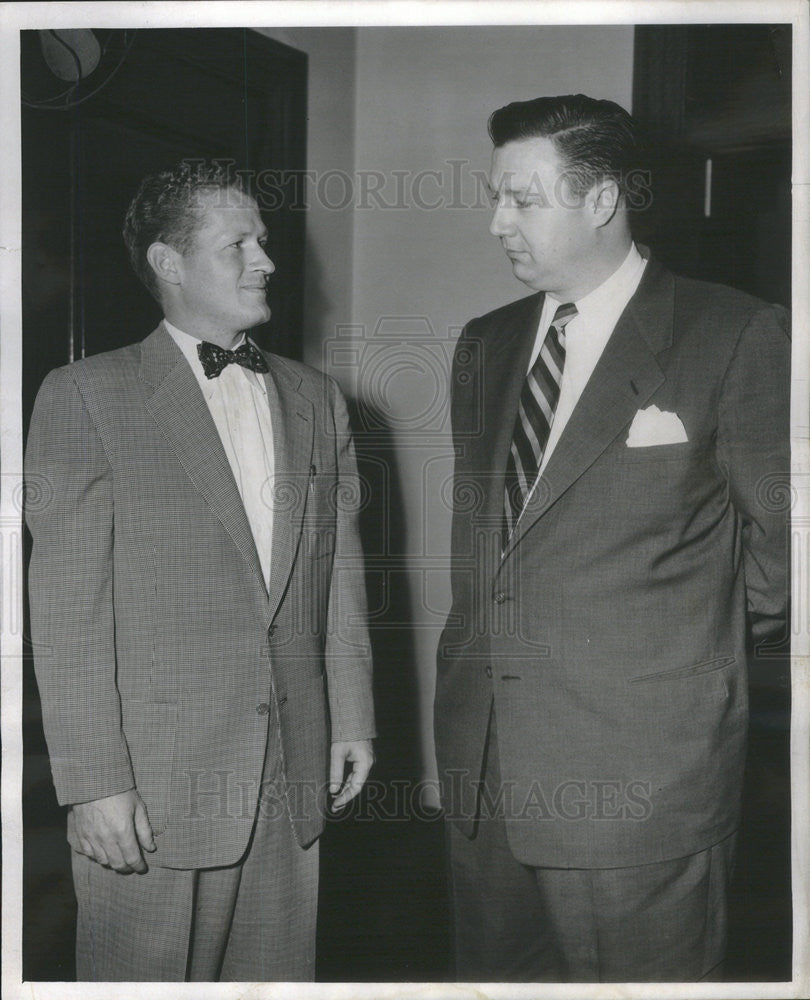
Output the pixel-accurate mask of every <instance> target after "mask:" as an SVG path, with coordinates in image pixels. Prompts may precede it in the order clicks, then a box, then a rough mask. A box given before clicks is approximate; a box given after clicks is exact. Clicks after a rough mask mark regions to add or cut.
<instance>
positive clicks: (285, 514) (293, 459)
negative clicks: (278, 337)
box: [264, 357, 317, 621]
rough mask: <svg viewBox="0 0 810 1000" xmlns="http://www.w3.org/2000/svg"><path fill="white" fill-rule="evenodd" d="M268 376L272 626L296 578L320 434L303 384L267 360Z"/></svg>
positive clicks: (275, 360)
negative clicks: (272, 470) (289, 583)
mask: <svg viewBox="0 0 810 1000" xmlns="http://www.w3.org/2000/svg"><path fill="white" fill-rule="evenodd" d="M267 360H268V362H269V363H270V371H269V372H268V373H267V374H266V375H265V377H264V381H265V385H266V386H267V400H268V403H269V405H270V412H271V416H272V421H273V450H274V453H275V454H274V460H273V463H274V467H275V476H274V488H273V499H274V503H273V557H272V565H271V569H270V589H269V599H270V608H269V616H270V620H271V621H272V619H273V618H274V617H275V614H276V611H277V610H278V606H279V603H280V601H281V597H282V595H283V593H284V591H285V588H286V586H287V581H288V580H289V577H290V573H291V572H292V568H293V563H294V561H295V555H296V552H297V551H298V544H299V540H300V536H301V526H302V524H303V520H304V512H305V510H306V505H307V502H308V500H309V494H310V489H311V486H312V477H313V475H317V470H315V469H313V465H312V449H313V441H314V433H315V411H314V407H313V405H312V402H311V401H310V400H309V399H307V398H306V396H304V395H303V394H302V393H301V392H300V391H299V390H300V385H301V378H300V376H299V375H297V374H296V373H295V372H293V371H292V370H291V369H290V368H288V367H287V366H286V365H284V363H283V361H282V360H281V359H278V358H275V357H268V358H267Z"/></svg>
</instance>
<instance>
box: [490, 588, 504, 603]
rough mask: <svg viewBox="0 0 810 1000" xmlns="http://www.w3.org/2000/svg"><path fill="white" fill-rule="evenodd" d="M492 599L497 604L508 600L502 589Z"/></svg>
mask: <svg viewBox="0 0 810 1000" xmlns="http://www.w3.org/2000/svg"><path fill="white" fill-rule="evenodd" d="M492 600H493V601H494V602H495V603H496V604H503V602H504V601H505V600H506V594H504V592H503V591H502V590H499V591H498V593H497V594H496V595H495V596H494V597H493V598H492Z"/></svg>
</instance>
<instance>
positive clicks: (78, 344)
mask: <svg viewBox="0 0 810 1000" xmlns="http://www.w3.org/2000/svg"><path fill="white" fill-rule="evenodd" d="M95 34H96V36H97V37H98V40H99V41H100V43H101V44H102V59H101V62H100V64H99V66H98V68H97V69H96V71H95V72H94V73H93V74H92V75H91V76H90V77H89V78H88V79H87V80H85V81H82V82H81V83H79V84H78V86H76V87H75V88H70V87H69V86H68V85H66V84H65V83H64V82H62V81H60V80H58V79H56V78H55V77H54V76H53V74H52V73H51V72H50V70H49V69H48V67H47V65H46V64H45V62H44V60H43V57H42V50H41V44H40V43H41V39H40V33H39V32H22V65H21V80H22V90H23V97H24V102H23V117H22V127H23V133H22V154H23V192H22V193H23V248H24V250H23V310H24V311H23V341H24V349H23V369H24V374H23V413H24V422H25V425H26V427H27V423H28V420H29V418H30V412H31V407H32V405H33V399H34V396H35V394H36V391H37V389H38V387H39V385H40V383H41V381H42V379H43V377H44V376H45V374H46V373H47V372H48V371H49V370H50V369H51V368H53V367H56V366H57V365H61V364H65V363H67V362H68V361H71V360H74V359H77V358H79V357H82V356H83V355H85V354H93V353H97V352H98V351H102V350H109V349H111V348H115V347H118V346H121V345H123V344H127V343H131V342H133V341H135V340H139V339H141V338H142V337H143V335H144V332H145V331H146V330H149V329H151V328H152V327H153V326H154V325H155V324H156V323H157V321H158V320H159V319H160V314H159V310H158V307H157V305H156V304H155V303H154V302H152V301H151V300H150V299H149V297H148V295H147V294H146V293H145V291H144V290H143V288H142V287H141V286H140V285H139V283H138V281H137V279H136V278H135V277H134V275H133V274H132V272H131V268H130V267H129V264H128V261H127V259H126V255H125V251H124V247H123V243H122V241H121V238H120V227H121V222H122V220H123V216H124V212H125V210H126V206H127V204H128V202H129V200H130V198H131V197H132V195H133V194H134V191H135V189H136V187H137V184H138V182H139V180H140V179H141V177H142V176H143V175H144V174H146V173H149V172H151V171H153V170H157V169H164V168H166V167H168V166H171V165H173V164H174V163H176V162H177V161H178V160H180V159H181V158H183V157H184V156H196V157H199V156H213V157H223V158H226V159H230V160H232V161H233V162H234V164H235V165H236V166H237V167H238V168H245V169H248V170H251V171H255V172H259V171H275V172H279V171H284V172H287V175H288V176H289V175H290V173H292V174H295V172H297V171H302V170H304V169H305V167H306V140H305V136H306V113H307V112H306V109H307V57H306V55H305V54H303V53H301V52H298V51H296V50H294V49H292V48H290V47H289V46H286V45H282V44H280V43H278V42H275V41H272V40H270V39H267V38H265V37H263V36H260V35H258V34H257V33H255V32H252V31H247V30H242V29H216V30H214V29H194V30H141V31H137V32H134V31H110V30H108V31H103V30H99V31H97V32H96V33H95ZM790 42H791V39H790V26H786V25H705V26H676V25H673V26H654V27H647V26H645V27H639V28H637V29H636V53H635V65H634V107H633V111H634V114H635V115H636V117H637V118H638V119H639V120H640V121H641V122H642V123H643V124H644V125H645V126H646V127H647V130H648V133H649V136H650V164H651V167H652V169H653V177H654V198H653V200H652V203H651V205H650V206H649V207H648V208H647V210H645V211H643V212H640V213H639V214H638V217H637V220H636V223H637V226H636V228H637V236H638V238H639V239H640V240H641V241H643V242H645V243H649V244H650V245H651V246H652V248H653V250H654V252H655V253H656V254H657V255H658V256H659V257H660V258H661V259H663V260H664V262H665V263H667V264H669V265H670V266H672V267H673V268H675V269H676V270H679V271H681V272H682V273H686V274H690V275H693V276H695V277H701V278H706V279H709V280H715V281H722V282H725V283H726V284H730V285H734V286H737V287H740V288H743V289H745V290H747V291H750V292H752V293H753V294H756V295H759V296H761V297H763V298H765V299H768V300H770V301H778V302H782V303H784V304H785V305H788V306H789V305H790V207H791V201H790V162H791V139H790V81H791V62H790ZM708 159H710V160H711V161H712V170H711V173H712V185H711V197H710V203H711V204H710V211H709V213H708V214H707V213H706V183H705V182H706V161H707V160H708ZM299 190H300V189H294V190H291V191H290V192H288V197H287V199H286V201H284V202H283V203H281V204H280V205H278V206H275V205H270V204H269V203H265V204H264V205H263V206H262V207H263V208H265V209H266V211H265V213H264V214H265V221H266V222H267V224H268V229H269V232H270V238H271V248H270V257H271V258H272V260H273V261H274V263H275V264H276V268H277V271H276V275H275V277H274V283H273V289H274V298H273V314H274V315H273V319H272V320H271V322H270V324H267V325H266V326H265V327H264V328H261V329H260V330H259V331H258V336H259V338H260V340H261V341H262V342H263V343H264V345H265V346H267V347H269V348H270V349H271V350H275V351H277V352H279V353H283V354H289V355H291V356H297V355H298V354H299V345H300V343H301V332H302V331H301V323H302V307H303V247H304V225H305V213H304V212H302V211H300V210H299V209H300V204H299V209H296V208H295V207H294V204H295V203H296V202H297V193H298V191H299ZM260 203H261V200H260ZM382 447H383V444H381V441H380V438H379V435H377V436H376V437H374V440H373V441H372V440H370V441H369V442H366V441H364V439H363V434H362V430H361V431H360V432H359V434H358V440H357V448H358V454H359V456H360V459H361V463H362V462H363V460H364V458H366V459H367V460H368V461H367V462H366V466H367V468H366V471H368V472H369V474H370V475H371V474H372V473H373V471H374V469H375V468H379V467H380V462H379V461H378V459H379V457H380V456H379V454H378V453H379V450H380V449H381V448H382ZM369 449H371V450H370V451H369ZM383 458H384V460H385V462H388V461H390V457H389V456H388V455H387V454H386V455H385V456H383ZM372 481H373V480H372ZM380 530H381V529H380V523H379V521H378V520H377V519H375V517H374V511H373V509H372V508H370V509H369V510H368V511H367V512H366V520H365V523H364V531H365V535H366V541H367V542H368V544H369V548H370V549H371V550H373V551H379V550H380V549H379V544H378V543H379V539H378V538H377V535H378V534H379V531H380ZM387 530H388V532H389V539H388V543H389V544H388V546H387V548H386V551H391V552H398V551H399V545H398V543H397V540H398V538H399V536H401V535H402V526H401V525H398V524H397V523H396V519H395V518H394V519H393V520H392V521H391V522H389V524H388V526H387ZM378 587H379V580H378V579H375V578H372V577H371V576H370V578H369V588H370V603H371V605H372V606H375V588H378ZM404 590H405V588H403V593H404ZM397 600H403V601H404V600H406V598H405V597H400V598H397V595H393V598H392V603H391V606H390V608H389V609H388V612H387V614H388V617H389V618H390V620H391V622H402V621H407V620H408V616H409V614H408V612H409V609H408V608H407V607H403V606H401V605H398V604H397ZM378 624H379V625H380V626H381V627H380V628H379V629H375V630H374V631H373V635H372V639H373V642H374V647H375V648H374V652H375V660H376V662H378V663H379V664H381V665H382V667H383V671H382V674H381V675H379V676H383V677H384V678H385V684H381V683H380V682H379V678H378V691H377V694H378V696H379V698H378V710H379V716H380V729H381V732H383V733H384V736H383V738H382V739H381V740H380V741H379V742H378V747H377V751H378V763H377V766H376V768H375V779H376V781H377V782H389V783H390V782H392V781H396V780H404V781H411V782H415V781H418V780H419V778H420V774H419V773H418V763H417V761H416V755H415V754H414V753H413V752H412V749H411V748H413V747H414V746H415V744H416V742H417V740H418V734H417V733H416V732H415V728H414V727H415V725H416V723H415V719H416V704H415V681H414V678H413V676H412V672H411V670H410V667H409V664H410V659H409V650H410V639H409V637H408V635H407V634H405V630H403V629H402V628H401V627H400V628H399V629H396V628H394V629H392V628H386V627H385V626H386V622H385V621H381V622H378ZM788 666H789V661H788V659H787V656H786V655H785V650H784V649H779V648H772V649H770V650H765V651H760V655H758V656H755V655H754V654H753V652H752V656H751V741H750V750H749V759H748V767H747V774H746V783H745V796H744V817H743V826H742V829H741V832H740V839H739V849H738V862H737V870H736V876H735V880H734V884H733V888H732V898H731V904H732V905H731V917H730V919H731V927H730V956H729V965H728V978H730V979H732V980H734V979H737V980H749V981H767V980H776V981H779V980H788V979H790V978H791V971H790V956H791V902H790V865H789V858H790V855H789V838H790V794H789V764H788V749H789V745H788V738H789V732H788V730H789V670H788ZM24 751H25V764H24V779H23V809H24V823H25V847H24V850H25V853H24V900H25V908H24V927H23V931H24V977H25V978H26V979H30V980H69V979H71V978H72V977H73V975H74V969H73V954H72V952H73V939H72V927H73V919H74V912H75V903H74V899H73V892H72V886H71V881H70V871H69V856H68V848H67V844H66V842H65V840H64V810H63V809H61V808H60V807H59V806H58V805H57V804H56V800H55V796H54V792H53V787H52V784H51V780H50V770H49V766H48V760H47V751H46V747H45V742H44V737H43V734H42V727H41V717H40V709H39V702H38V697H37V693H36V684H35V681H34V677H33V668H32V663H31V659H30V656H29V657H27V658H26V659H25V661H24ZM321 851H322V853H321V857H322V875H321V901H320V922H319V941H318V977H319V979H320V980H323V981H339V980H348V981H362V980H368V981H392V980H393V981H420V980H428V981H441V980H449V979H451V978H452V970H451V966H450V946H451V927H450V916H449V906H448V898H447V884H446V873H445V869H444V860H443V830H442V824H441V822H440V816H439V815H438V814H437V813H435V812H433V811H431V810H419V811H418V812H417V813H416V814H415V813H414V811H413V809H403V811H402V814H401V815H398V816H394V817H388V818H387V819H386V820H385V821H383V820H382V819H381V818H380V817H379V816H378V815H375V811H374V809H373V808H371V807H370V805H369V803H368V802H367V801H365V800H363V799H362V798H361V800H360V801H359V802H357V803H356V804H355V806H354V807H353V808H352V809H351V810H350V811H349V814H348V815H347V816H346V817H344V818H343V819H341V820H340V821H336V822H334V823H332V824H331V825H330V827H329V828H328V829H327V831H326V834H325V835H324V837H323V840H322V848H321Z"/></svg>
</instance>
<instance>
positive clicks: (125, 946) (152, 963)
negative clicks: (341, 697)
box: [73, 718, 318, 982]
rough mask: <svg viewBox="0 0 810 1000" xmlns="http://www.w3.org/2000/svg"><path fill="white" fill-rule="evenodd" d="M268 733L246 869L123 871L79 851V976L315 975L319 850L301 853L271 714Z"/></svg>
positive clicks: (200, 978) (244, 978)
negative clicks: (284, 799) (285, 802)
mask: <svg viewBox="0 0 810 1000" xmlns="http://www.w3.org/2000/svg"><path fill="white" fill-rule="evenodd" d="M269 732H270V737H269V739H268V747H267V755H266V759H265V768H264V775H263V780H262V793H261V800H260V804H259V808H258V810H257V816H256V823H255V826H254V829H253V833H252V835H251V839H250V843H249V845H248V848H247V851H246V853H245V855H244V856H243V857H242V859H241V860H240V861H239V862H238V863H237V864H235V865H229V866H227V867H223V868H204V869H197V870H186V869H184V870H179V869H173V868H158V867H155V866H154V865H150V867H149V871H148V872H146V873H145V874H143V875H139V874H131V875H120V874H119V873H118V872H116V871H113V870H111V869H108V868H103V867H102V866H101V865H99V864H98V863H97V862H95V861H91V860H90V859H89V858H87V857H85V856H84V855H82V854H78V853H76V852H73V879H74V885H75V889H76V897H77V900H78V904H79V912H78V923H77V935H76V972H77V979H78V980H80V981H98V982H105V981H114V982H126V981H136V982H137V981H140V982H163V981H166V982H182V981H184V980H188V981H190V982H212V981H216V980H222V981H231V982H256V981H265V982H272V981H304V980H312V979H314V975H315V922H316V916H317V897H318V844H317V842H316V843H315V844H313V845H312V846H310V847H309V848H307V849H306V850H303V849H302V848H301V847H299V846H298V844H297V843H296V841H295V838H294V836H293V832H292V827H291V824H290V818H289V815H288V813H287V809H286V806H285V807H284V808H283V809H279V803H280V801H282V797H283V788H282V784H281V754H280V750H279V746H278V738H277V735H276V727H275V725H274V724H273V719H272V718H271V720H270V726H269ZM147 860H148V855H147Z"/></svg>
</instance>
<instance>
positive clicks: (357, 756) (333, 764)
mask: <svg viewBox="0 0 810 1000" xmlns="http://www.w3.org/2000/svg"><path fill="white" fill-rule="evenodd" d="M347 763H351V765H352V769H351V771H350V772H349V775H348V777H347V778H346V780H345V781H344V780H343V774H344V772H345V770H346V764H347ZM373 763H374V751H373V749H372V747H371V740H347V741H346V742H345V743H333V744H332V756H331V761H330V765H329V794H330V795H334V796H335V798H334V799H333V800H332V805H331V808H332V810H333V811H334V810H336V809H340V808H342V807H343V806H345V805H346V803H347V802H351V800H352V799H353V798H354V797H355V795H357V793H358V792H359V791H360V789H361V788H362V787H363V785H364V784H365V781H366V778H367V777H368V772H369V771H370V770H371V765H372V764H373Z"/></svg>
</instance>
